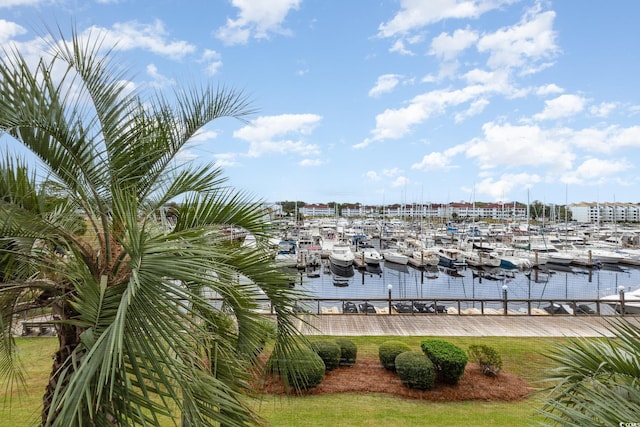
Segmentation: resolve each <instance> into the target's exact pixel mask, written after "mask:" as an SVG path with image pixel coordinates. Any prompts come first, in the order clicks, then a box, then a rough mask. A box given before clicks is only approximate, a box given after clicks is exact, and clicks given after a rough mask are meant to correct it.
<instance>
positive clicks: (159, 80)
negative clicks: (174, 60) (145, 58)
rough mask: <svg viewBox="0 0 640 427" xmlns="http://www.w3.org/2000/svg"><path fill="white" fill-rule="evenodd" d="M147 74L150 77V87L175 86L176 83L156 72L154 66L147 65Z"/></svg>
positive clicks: (156, 68)
mask: <svg viewBox="0 0 640 427" xmlns="http://www.w3.org/2000/svg"><path fill="white" fill-rule="evenodd" d="M147 74H148V75H149V77H151V79H152V81H151V86H153V87H158V88H160V87H165V86H173V85H175V84H176V81H175V80H173V79H170V78H168V77H165V76H163V75H162V74H160V73H159V72H158V67H156V66H155V65H154V64H149V65H147Z"/></svg>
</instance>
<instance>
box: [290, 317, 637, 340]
mask: <svg viewBox="0 0 640 427" xmlns="http://www.w3.org/2000/svg"><path fill="white" fill-rule="evenodd" d="M617 319H619V318H618V317H613V316H602V317H601V316H447V315H441V316H434V315H427V316H402V315H391V316H389V315H358V314H332V315H301V316H300V317H299V320H298V324H297V327H298V330H299V331H300V332H302V333H303V334H304V335H329V336H361V335H369V336H383V335H396V336H501V337H601V336H612V334H611V332H610V331H609V325H610V322H612V321H615V320H617ZM625 319H627V320H629V321H631V322H634V323H635V324H636V325H638V326H640V317H635V316H634V317H625Z"/></svg>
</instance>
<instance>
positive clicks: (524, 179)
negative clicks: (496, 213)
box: [474, 173, 542, 201]
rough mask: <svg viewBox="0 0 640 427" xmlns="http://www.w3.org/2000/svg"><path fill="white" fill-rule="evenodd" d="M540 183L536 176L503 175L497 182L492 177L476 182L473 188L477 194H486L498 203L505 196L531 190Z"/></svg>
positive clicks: (522, 174)
mask: <svg viewBox="0 0 640 427" xmlns="http://www.w3.org/2000/svg"><path fill="white" fill-rule="evenodd" d="M540 181H542V179H541V177H540V176H539V175H537V174H528V173H518V174H503V175H501V176H500V178H499V179H497V180H494V179H493V178H492V177H487V178H484V179H483V180H482V181H480V182H477V183H476V184H475V186H474V188H475V191H476V193H477V194H486V195H488V196H489V197H490V198H491V199H492V200H494V201H500V200H503V198H504V195H505V194H510V193H511V192H514V191H515V192H519V191H518V190H523V189H527V188H531V187H532V186H533V184H537V183H539V182H540Z"/></svg>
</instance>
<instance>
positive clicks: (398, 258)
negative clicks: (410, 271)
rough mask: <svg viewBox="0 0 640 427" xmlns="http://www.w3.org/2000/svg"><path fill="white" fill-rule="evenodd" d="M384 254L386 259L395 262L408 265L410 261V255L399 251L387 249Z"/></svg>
mask: <svg viewBox="0 0 640 427" xmlns="http://www.w3.org/2000/svg"><path fill="white" fill-rule="evenodd" d="M382 256H383V257H384V260H385V261H389V262H392V263H394V264H400V265H407V264H408V263H409V256H408V255H405V254H403V253H401V252H398V251H386V252H384V253H383V254H382Z"/></svg>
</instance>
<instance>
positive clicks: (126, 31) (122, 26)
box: [83, 20, 196, 60]
mask: <svg viewBox="0 0 640 427" xmlns="http://www.w3.org/2000/svg"><path fill="white" fill-rule="evenodd" d="M90 34H91V35H93V36H95V35H96V34H99V35H100V37H101V38H103V45H104V46H105V47H109V48H111V47H113V49H114V50H123V51H125V50H133V49H142V50H148V51H150V52H153V53H155V54H158V55H162V56H166V57H168V58H170V59H174V60H179V59H182V58H184V57H185V56H187V55H189V54H191V53H193V52H195V50H196V48H195V46H194V45H192V44H190V43H188V42H186V41H168V40H166V37H167V33H166V31H165V29H164V24H163V23H162V22H161V21H159V20H156V21H155V22H154V23H153V24H141V23H138V22H136V21H130V22H120V23H115V24H113V26H112V27H111V28H110V29H108V28H102V27H95V26H93V27H89V28H88V29H86V30H85V31H84V32H83V36H84V37H88V36H89V35H90Z"/></svg>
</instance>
